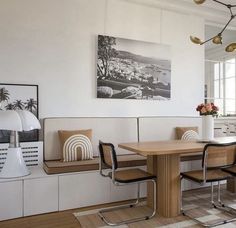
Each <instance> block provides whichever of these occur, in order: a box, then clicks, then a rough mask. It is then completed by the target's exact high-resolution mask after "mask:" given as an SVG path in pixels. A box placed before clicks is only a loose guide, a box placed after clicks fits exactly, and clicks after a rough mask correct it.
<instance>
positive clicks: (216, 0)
mask: <svg viewBox="0 0 236 228" xmlns="http://www.w3.org/2000/svg"><path fill="white" fill-rule="evenodd" d="M212 1H213V2H217V3H219V4H221V5H223V6H226V7H228V6H229V5H228V4H226V3H223V2H221V1H218V0H212Z"/></svg>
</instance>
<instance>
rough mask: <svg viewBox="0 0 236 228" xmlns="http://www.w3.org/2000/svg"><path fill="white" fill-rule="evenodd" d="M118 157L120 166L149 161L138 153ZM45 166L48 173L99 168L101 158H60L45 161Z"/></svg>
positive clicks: (144, 163) (136, 164) (141, 163)
mask: <svg viewBox="0 0 236 228" xmlns="http://www.w3.org/2000/svg"><path fill="white" fill-rule="evenodd" d="M117 159H118V166H119V167H120V168H125V167H135V166H145V165H146V163H147V161H146V157H143V156H140V155H136V154H131V155H130V154H129V155H118V156H117ZM43 168H44V170H45V172H46V173H47V174H60V173H70V172H83V171H91V170H98V169H99V158H98V157H95V158H94V159H92V160H85V161H73V162H62V161H60V160H55V161H44V165H43Z"/></svg>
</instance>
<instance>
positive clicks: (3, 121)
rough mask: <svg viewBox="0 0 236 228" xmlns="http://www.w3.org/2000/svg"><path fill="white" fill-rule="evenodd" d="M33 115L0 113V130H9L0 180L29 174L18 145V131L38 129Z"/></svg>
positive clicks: (24, 112) (22, 111)
mask: <svg viewBox="0 0 236 228" xmlns="http://www.w3.org/2000/svg"><path fill="white" fill-rule="evenodd" d="M40 128H41V126H40V123H39V121H38V119H37V118H36V117H35V115H34V114H33V113H31V112H29V111H26V110H8V111H0V130H10V131H11V136H10V144H9V148H8V152H7V157H6V161H5V163H4V166H3V168H2V170H1V172H0V178H15V177H22V176H26V175H29V174H30V171H29V170H28V168H27V166H26V164H25V161H24V158H23V155H22V150H21V147H20V145H19V138H18V131H31V130H33V129H40Z"/></svg>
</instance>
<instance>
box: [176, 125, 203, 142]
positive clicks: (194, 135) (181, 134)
mask: <svg viewBox="0 0 236 228" xmlns="http://www.w3.org/2000/svg"><path fill="white" fill-rule="evenodd" d="M176 135H177V139H181V140H188V141H189V140H198V139H199V134H198V127H176Z"/></svg>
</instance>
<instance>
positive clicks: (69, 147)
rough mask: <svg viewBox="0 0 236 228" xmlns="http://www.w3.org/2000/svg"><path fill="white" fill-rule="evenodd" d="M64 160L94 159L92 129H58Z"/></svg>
mask: <svg viewBox="0 0 236 228" xmlns="http://www.w3.org/2000/svg"><path fill="white" fill-rule="evenodd" d="M58 135H59V139H60V143H61V151H62V160H63V161H64V162H70V161H81V160H90V159H93V148H92V143H91V139H92V129H88V130H76V131H64V130H60V131H58Z"/></svg>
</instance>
